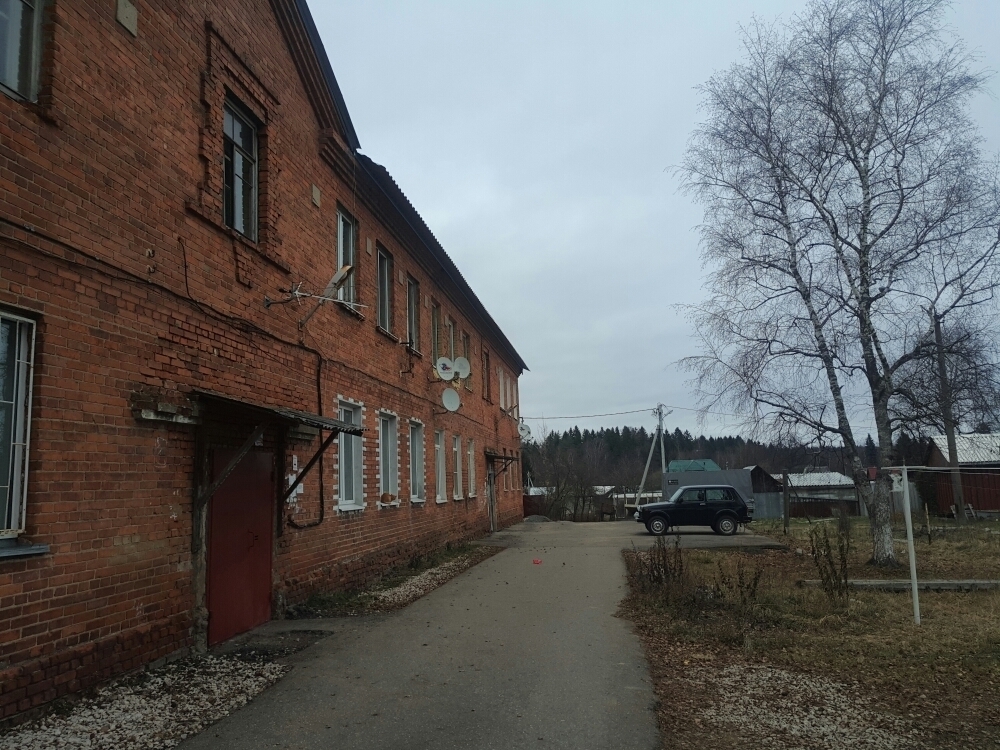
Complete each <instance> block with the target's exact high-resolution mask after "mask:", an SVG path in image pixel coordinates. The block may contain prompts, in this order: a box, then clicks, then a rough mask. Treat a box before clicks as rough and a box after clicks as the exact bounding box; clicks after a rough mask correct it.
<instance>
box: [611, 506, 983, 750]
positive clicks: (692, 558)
mask: <svg viewBox="0 0 1000 750" xmlns="http://www.w3.org/2000/svg"><path fill="white" fill-rule="evenodd" d="M756 525H757V524H755V526H756ZM779 529H780V527H779ZM808 529H809V525H808V524H806V523H804V522H803V523H801V524H799V523H796V524H793V526H792V530H791V531H792V533H791V534H790V536H791V540H790V541H791V545H790V546H791V548H792V551H791V552H777V551H767V552H763V553H759V554H754V555H748V554H746V553H739V552H735V553H734V552H721V551H707V550H706V551H688V552H685V553H684V558H685V560H684V576H683V580H678V581H674V582H673V583H672V585H671V586H670V587H661V589H660V590H659V591H651V590H650V588H649V587H648V586H644V585H643V584H642V583H641V582H640V581H639V580H638V576H637V574H638V572H639V571H640V566H639V565H638V563H639V562H640V560H639V557H640V556H641V555H642V554H643V553H636V552H634V551H630V552H626V562H627V564H628V567H629V570H630V588H631V591H632V593H631V594H630V596H629V597H628V598H627V599H626V601H625V603H624V605H623V610H624V612H625V614H627V615H628V616H630V617H631V618H632V619H634V620H635V622H636V624H637V627H638V629H639V631H640V633H641V634H642V636H643V640H644V643H645V645H646V648H647V652H648V655H649V657H650V663H651V664H652V666H653V671H654V677H655V679H656V682H657V688H658V691H659V692H660V697H661V701H662V708H661V723H662V724H663V726H664V734H665V736H666V737H669V739H670V742H671V745H670V746H671V747H692V748H698V747H727V746H730V745H732V746H736V743H737V740H739V742H746V741H747V739H748V737H747V734H746V732H747V728H748V726H750V724H751V723H752V722H748V723H745V724H744V725H743V727H742V728H741V729H740V731H739V732H736V731H735V728H734V727H733V726H732V725H728V724H726V723H725V722H724V721H722V720H721V719H720V720H718V721H714V722H713V719H712V717H711V716H708V715H706V710H705V706H712V705H718V700H719V694H720V691H725V690H732V685H733V684H740V680H742V681H743V683H745V687H746V689H747V690H749V689H750V688H751V683H753V682H754V681H756V682H757V683H760V685H761V686H762V687H760V689H761V690H763V691H765V692H772V693H773V692H774V691H775V690H777V691H778V693H779V697H778V699H777V701H776V702H774V704H773V705H772V706H771V707H770V708H769V709H768V711H765V712H764V713H765V714H767V716H772V715H777V716H778V717H779V718H781V717H782V716H784V718H781V721H782V722H785V723H784V724H782V726H786V725H787V726H788V727H791V726H792V725H793V724H794V722H792V721H791V720H792V718H793V717H800V716H801V715H803V712H805V713H806V714H808V715H813V714H815V717H816V723H815V725H814V726H813V725H810V726H811V727H812V728H811V729H809V730H808V731H807V732H806V733H805V734H802V733H801V732H800V733H799V734H794V735H793V734H789V735H788V736H784V735H782V737H783V738H782V739H781V742H783V743H784V744H778V745H770V744H768V741H769V740H768V739H767V737H765V736H761V737H758V738H756V740H755V741H757V742H758V744H761V746H762V747H771V746H775V747H803V748H811V747H817V748H819V747H834V746H838V747H839V746H841V745H842V746H844V747H851V748H853V749H854V750H862V748H868V747H871V748H876V747H877V748H883V747H886V748H888V747H897V746H898V747H906V748H909V747H921V746H926V747H954V748H966V747H1000V706H998V701H997V697H998V695H1000V658H998V657H1000V593H997V592H977V593H969V594H962V593H930V592H923V593H922V595H921V609H922V626H921V627H919V628H918V627H916V626H914V624H913V621H912V610H911V602H910V597H909V595H908V594H889V593H876V592H857V591H851V592H850V594H849V596H848V598H847V600H846V602H840V601H836V600H833V599H831V598H830V597H828V596H827V595H826V594H825V593H824V592H823V591H822V590H821V589H816V588H803V587H800V586H798V585H797V583H798V581H800V580H802V579H804V578H812V579H815V578H818V577H819V576H818V573H817V568H816V565H815V563H814V561H813V559H812V558H811V557H810V555H809V553H808V552H809V549H810V546H809V542H808ZM755 531H759V529H755ZM830 531H831V533H833V532H835V526H831V527H830ZM853 533H854V537H855V544H854V549H853V551H852V554H851V558H850V564H849V571H850V575H851V577H855V578H862V577H864V578H874V577H905V576H906V575H907V573H906V570H905V568H903V569H899V570H896V571H879V570H874V569H872V568H871V567H869V566H867V565H865V561H864V560H865V555H866V553H867V552H868V551H869V549H870V548H869V549H866V547H868V544H867V538H866V536H865V535H864V527H859V528H855V529H853ZM775 536H776V538H779V539H780V538H781V535H780V530H779V533H778V534H777V535H775ZM858 537H860V539H859V538H858ZM797 549H801V550H802V551H803V554H801V555H800V554H796V550H797ZM900 552H901V554H900V559H902V560H905V555H904V554H903V553H904V552H905V548H904V549H902V550H900ZM917 559H918V567H919V568H920V570H921V575H922V576H923V577H934V578H949V577H959V576H960V577H970V578H1000V537H998V536H996V535H993V534H986V533H984V530H983V528H982V525H978V526H977V527H975V528H973V529H971V530H965V529H963V530H960V531H949V532H944V533H943V534H941V535H939V536H938V537H934V538H933V539H932V541H931V543H930V544H929V545H928V543H927V539H926V536H925V537H924V540H923V543H922V546H920V547H919V548H918V551H917ZM757 576H759V579H758V580H757V585H756V589H755V590H754V591H753V592H751V591H750V586H749V582H750V581H751V580H752V579H753V578H754V577H757ZM741 580H742V581H743V583H742V584H741V583H740V581H741ZM706 665H709V668H707V669H706ZM730 667H731V668H733V669H736V670H744V671H742V672H739V671H738V672H737V673H733V672H732V671H729V672H727V671H726V670H727V669H728V668H730ZM761 669H764V670H768V671H767V672H766V674H765V673H763V672H760V671H755V670H761ZM746 670H749V671H746ZM734 674H735V675H736V676H734ZM713 675H714V677H713ZM726 675H728V676H726ZM804 677H808V678H809V679H811V680H813V681H814V683H811V685H812V686H811V687H809V688H808V689H806V688H803V687H802V686H798V687H797V686H796V685H798V682H797V681H798V680H801V679H803V678H804ZM727 680H728V682H727ZM734 681H735V682H734ZM815 681H818V682H815ZM783 684H784V685H786V687H785V688H783V689H784V690H785V693H786V694H785V695H780V694H781V690H782V688H781V687H780V686H781V685H783ZM727 685H728V687H727ZM817 685H818V686H819V687H817ZM824 685H825V686H826V687H823V686H824ZM824 690H825V693H826V694H827V695H828V696H829V701H827V703H828V705H827V708H826V709H825V710H826V711H827V713H826V714H824V713H823V710H820V709H818V708H817V707H816V702H817V699H816V696H817V695H822V694H824ZM844 695H847V696H851V697H852V700H855V705H853V706H848V707H844V706H840V707H839V708H837V706H838V705H839V704H836V702H835V700H834V698H835V696H840V697H841V698H842V697H843V696H844ZM804 696H805V697H804ZM809 696H812V697H809ZM773 699H774V696H773V695H770V694H768V695H763V694H762V695H760V696H759V700H760V701H762V702H763V703H762V704H761V705H764V704H766V703H767V702H768V701H769V700H770V701H772V702H773ZM839 699H840V698H838V700H839ZM803 701H805V703H804V702H803ZM806 704H808V705H806ZM755 705H756V704H755ZM864 712H867V714H866V715H867V716H868V717H869V719H868V720H867V721H868V729H867V733H865V732H861V733H860V734H859V732H860V730H859V729H858V727H857V726H854V729H851V726H853V725H851V724H850V722H849V721H847V718H846V715H847V714H850V715H851V716H854V717H855V718H856V717H857V716H861V715H862V713H864ZM838 714H843V715H844V718H843V720H839V721H838V720H837V719H836V716H837V715H838ZM824 716H825V718H823V717H824ZM831 716H832V717H833V718H831ZM821 719H822V720H821ZM786 720H787V721H786ZM697 722H700V724H699V723H697ZM823 722H826V723H825V724H824V723H823ZM765 723H766V722H765ZM759 724H760V722H757V725H759ZM855 724H857V722H855ZM862 724H864V722H862ZM824 726H826V727H827V729H828V730H829V731H832V732H833V735H825V734H824V731H825V730H823V727H824ZM692 729H693V730H696V731H692ZM800 729H801V727H800ZM849 729H851V731H848V730H849ZM774 731H776V730H774V728H773V726H772V728H771V730H769V732H770V734H771V735H773V734H774ZM788 731H789V732H791V731H792V730H791V729H788ZM809 732H812V733H813V735H815V736H814V737H813V736H812V735H810V734H809ZM852 732H854V734H852ZM838 733H839V734H838ZM879 733H882V734H879ZM855 735H857V736H855ZM862 735H864V736H862ZM831 736H837V737H840V738H841V740H842V742H841V741H838V742H834V741H833V740H831V739H830V737H831ZM823 737H825V739H823ZM878 737H882V739H881V740H878V741H876V739H873V738H878ZM727 738H728V739H727ZM866 738H867V739H866ZM813 740H815V741H813ZM897 741H898V742H897ZM893 742H897V744H893ZM866 743H867V744H866ZM898 743H902V744H898Z"/></svg>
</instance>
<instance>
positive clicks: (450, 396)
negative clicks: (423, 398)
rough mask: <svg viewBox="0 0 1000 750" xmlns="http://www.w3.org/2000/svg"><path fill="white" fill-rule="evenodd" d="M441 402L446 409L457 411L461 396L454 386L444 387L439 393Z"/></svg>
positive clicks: (460, 403)
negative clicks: (442, 391)
mask: <svg viewBox="0 0 1000 750" xmlns="http://www.w3.org/2000/svg"><path fill="white" fill-rule="evenodd" d="M441 403H442V404H444V408H445V409H447V410H448V411H458V407H460V406H461V405H462V398H461V396H459V395H458V391H456V390H455V389H454V388H445V389H444V393H442V394H441Z"/></svg>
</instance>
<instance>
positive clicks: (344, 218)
mask: <svg viewBox="0 0 1000 750" xmlns="http://www.w3.org/2000/svg"><path fill="white" fill-rule="evenodd" d="M356 235H357V232H356V231H355V224H354V219H352V218H351V217H350V216H348V215H347V214H346V213H344V212H343V211H338V212H337V268H343V267H344V266H353V267H354V273H352V274H349V275H348V277H347V279H345V281H344V283H343V285H342V286H341V287H340V289H338V290H337V299H339V300H341V301H343V302H351V303H353V302H357V299H356V295H355V289H356V287H355V286H354V279H355V278H357V275H358V273H357V271H358V269H357V253H356V243H357V237H356Z"/></svg>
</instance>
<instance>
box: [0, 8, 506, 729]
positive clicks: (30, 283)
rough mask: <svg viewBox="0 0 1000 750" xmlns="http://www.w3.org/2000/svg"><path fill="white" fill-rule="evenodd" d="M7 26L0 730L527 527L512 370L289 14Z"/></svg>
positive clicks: (55, 19) (2, 137) (312, 41)
mask: <svg viewBox="0 0 1000 750" xmlns="http://www.w3.org/2000/svg"><path fill="white" fill-rule="evenodd" d="M11 7H12V8H13V9H14V10H13V11H11V12H12V13H15V14H16V13H19V14H20V18H18V19H13V20H11V19H7V23H6V25H5V26H0V29H3V30H4V31H3V33H4V34H5V36H4V38H3V39H0V45H3V46H2V47H0V92H2V95H0V509H2V516H0V717H4V716H9V715H11V714H13V713H16V712H18V711H21V710H24V709H27V708H30V707H33V706H37V705H39V704H41V703H44V702H46V701H49V700H51V699H53V698H56V697H57V696H59V695H62V694H64V693H66V692H70V691H73V690H78V689H81V688H84V687H86V686H88V685H91V684H94V683H95V682H97V681H99V680H101V679H104V678H106V677H109V676H112V675H114V674H116V673H119V672H122V671H125V670H128V669H132V668H135V667H138V666H140V665H142V664H144V663H147V662H149V661H151V660H154V659H157V658H160V657H163V656H166V655H169V654H172V653H176V652H178V651H181V650H184V649H191V648H199V647H203V646H205V645H206V644H209V643H212V642H217V641H220V640H224V639H225V638H227V637H229V636H231V635H232V634H234V633H236V632H240V631H241V630H245V629H247V628H249V627H251V626H253V625H254V624H256V623H258V622H261V621H262V620H266V619H268V618H269V617H272V616H281V614H282V613H283V612H284V610H285V608H286V607H287V606H288V605H289V604H293V603H296V602H299V601H302V600H303V599H304V598H306V597H307V596H308V595H309V594H310V593H312V592H314V591H317V590H322V589H333V588H343V587H349V586H354V585H357V584H360V583H362V582H363V581H365V580H366V579H369V578H371V577H372V576H374V575H377V574H378V573H379V572H381V571H383V570H385V569H386V568H387V567H388V566H391V565H394V564H397V563H400V562H402V561H405V560H407V559H408V558H409V557H410V556H412V555H415V554H419V553H422V552H426V551H429V550H431V549H433V548H436V547H439V546H441V545H443V544H444V543H446V542H448V541H456V540H461V539H467V538H470V537H474V536H476V535H480V534H482V533H485V532H487V531H488V530H489V529H490V528H491V527H493V528H496V527H501V526H505V525H508V524H510V523H513V522H515V521H516V520H518V519H520V518H521V514H522V510H521V493H520V491H519V485H520V481H519V473H520V472H519V469H518V467H517V459H518V456H519V441H518V436H517V419H518V411H517V404H518V396H517V378H518V376H519V375H520V374H521V373H522V372H523V370H524V369H525V365H524V363H523V362H522V360H521V358H520V357H519V356H518V354H517V352H516V351H515V350H514V348H513V346H512V345H511V343H510V342H509V341H508V339H507V337H506V336H505V335H504V333H503V332H502V331H501V330H500V328H499V327H498V326H497V324H496V323H495V322H494V321H493V319H492V318H491V317H490V315H489V314H488V313H487V311H486V310H485V308H484V307H483V305H482V304H481V303H480V301H479V300H478V299H477V297H476V295H475V294H474V293H473V291H472V290H471V289H470V287H469V285H468V284H467V283H466V281H465V280H464V279H463V277H462V275H461V273H460V272H459V271H458V269H457V268H456V267H455V265H454V263H453V262H452V261H451V260H450V259H449V257H448V256H447V254H446V253H445V251H444V250H443V249H442V247H441V246H440V245H439V244H438V242H437V241H436V240H435V238H434V236H433V235H432V234H431V232H430V230H429V229H428V228H427V226H426V225H425V224H424V222H423V221H422V220H421V218H420V216H419V215H418V214H417V212H416V211H415V210H414V208H413V207H412V206H411V205H410V203H409V202H408V201H407V199H406V197H405V196H404V195H403V193H402V192H401V191H400V190H399V188H398V187H397V186H396V184H395V183H394V181H393V180H392V178H391V177H390V176H389V174H388V173H387V172H386V171H385V169H383V168H382V167H381V166H379V165H377V164H375V163H374V162H373V161H371V160H370V159H368V158H367V157H366V156H363V155H361V154H360V153H359V143H358V138H357V135H356V134H355V131H354V128H353V126H352V124H351V120H350V117H349V115H348V112H347V108H346V106H345V104H344V101H343V98H342V96H341V93H340V90H339V88H338V86H337V82H336V80H335V78H334V75H333V71H332V69H331V67H330V63H329V60H328V58H327V56H326V53H325V51H324V49H323V45H322V43H321V42H320V40H319V36H318V34H317V31H316V28H315V26H314V24H313V21H312V18H311V16H310V14H309V10H308V8H307V6H306V4H305V1H304V0H270V1H269V0H222V1H220V2H214V3H203V2H199V3H195V2H190V1H189V0H171V1H170V2H167V1H166V0H131V2H130V1H129V0H101V1H100V2H89V3H81V2H69V1H68V0H33V1H32V2H28V1H27V0H17V1H15V2H14V3H13V4H12V5H11ZM343 266H351V267H352V268H353V271H352V273H351V274H350V275H349V276H348V277H347V279H346V281H345V282H343V283H342V285H340V286H339V287H336V288H334V287H330V288H328V287H327V284H328V282H329V281H330V280H331V278H332V277H333V275H334V273H335V272H336V271H337V270H338V269H340V268H342V267H343ZM289 290H294V291H295V292H297V294H296V295H292V294H290V293H289ZM308 294H312V295H320V296H323V295H324V294H328V295H330V296H332V297H335V298H336V299H335V301H330V302H326V303H322V300H320V299H317V298H316V297H315V296H314V297H308V296H305V295H308ZM290 300H291V301H290ZM275 303H276V304H275ZM321 303H322V304H321ZM439 356H446V357H449V358H451V359H455V358H457V357H459V356H465V357H466V358H467V359H468V361H469V362H470V363H471V373H470V374H469V375H468V377H466V378H464V379H463V380H460V381H452V382H451V383H445V382H442V380H441V379H440V377H439V376H438V375H437V373H436V371H435V368H434V363H435V361H436V360H437V358H438V357H439ZM451 386H454V387H455V391H456V392H457V394H458V395H459V400H460V402H461V405H460V407H459V408H457V410H455V411H448V410H447V409H445V408H444V407H443V406H442V396H443V393H444V392H445V389H446V388H448V387H451ZM324 447H325V450H324ZM307 469H308V471H306V470H307ZM300 475H302V476H304V478H303V479H302V482H301V484H300V485H299V486H298V487H295V488H291V487H290V485H292V484H293V483H294V481H295V479H296V478H297V477H299V476H300ZM290 490H291V491H290ZM286 495H287V497H286Z"/></svg>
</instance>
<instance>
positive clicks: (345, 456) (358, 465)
mask: <svg viewBox="0 0 1000 750" xmlns="http://www.w3.org/2000/svg"><path fill="white" fill-rule="evenodd" d="M340 420H341V421H342V422H347V423H348V424H353V425H356V426H357V427H360V426H361V407H360V406H357V405H355V404H350V403H346V402H341V404H340ZM339 463H340V465H339V469H340V471H339V480H340V481H339V483H338V488H337V491H338V495H337V502H338V505H339V506H340V508H341V510H345V509H347V510H350V509H352V508H362V507H364V485H363V478H364V474H363V466H364V455H363V452H362V442H361V436H360V435H348V434H347V433H345V432H342V433H340V462H339Z"/></svg>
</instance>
